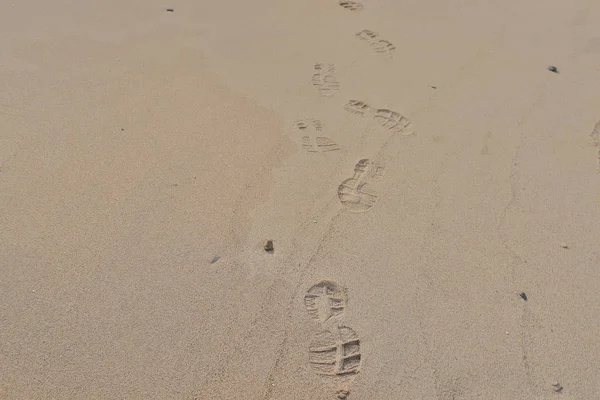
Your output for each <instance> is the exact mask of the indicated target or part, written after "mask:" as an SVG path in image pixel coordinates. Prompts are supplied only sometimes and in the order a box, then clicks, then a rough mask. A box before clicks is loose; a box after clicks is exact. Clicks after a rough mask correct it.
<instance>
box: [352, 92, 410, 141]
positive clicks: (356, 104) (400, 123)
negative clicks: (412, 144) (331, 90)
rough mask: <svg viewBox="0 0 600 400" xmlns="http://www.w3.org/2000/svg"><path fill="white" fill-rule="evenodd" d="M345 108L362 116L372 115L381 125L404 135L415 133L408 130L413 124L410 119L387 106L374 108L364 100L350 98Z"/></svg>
mask: <svg viewBox="0 0 600 400" xmlns="http://www.w3.org/2000/svg"><path fill="white" fill-rule="evenodd" d="M344 110H346V111H348V112H349V113H351V114H355V115H359V116H361V117H371V118H373V119H374V120H375V121H376V122H377V123H378V124H379V125H380V126H381V127H383V128H385V129H387V130H389V131H391V132H393V133H399V134H401V135H403V136H409V135H412V134H413V132H410V131H408V129H409V128H410V125H411V122H410V120H409V119H408V118H406V117H404V116H403V115H402V114H400V113H398V112H396V111H392V110H388V109H386V108H373V107H371V106H370V105H368V104H367V103H365V102H364V101H359V100H350V101H349V102H348V103H346V105H344Z"/></svg>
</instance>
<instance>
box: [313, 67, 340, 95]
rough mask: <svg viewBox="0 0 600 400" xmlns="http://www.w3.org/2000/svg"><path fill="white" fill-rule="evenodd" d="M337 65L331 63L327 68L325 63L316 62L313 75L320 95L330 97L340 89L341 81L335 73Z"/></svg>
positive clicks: (314, 84)
mask: <svg viewBox="0 0 600 400" xmlns="http://www.w3.org/2000/svg"><path fill="white" fill-rule="evenodd" d="M334 73H335V65H334V64H329V65H328V66H327V69H326V70H325V65H323V64H321V63H317V64H315V72H314V74H313V76H312V80H311V82H312V85H313V86H314V87H315V88H316V89H317V91H318V92H319V95H321V96H324V97H330V96H333V95H335V94H336V93H337V92H339V90H340V82H339V81H338V79H337V78H336V76H335V75H334Z"/></svg>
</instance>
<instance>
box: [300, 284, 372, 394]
mask: <svg viewBox="0 0 600 400" xmlns="http://www.w3.org/2000/svg"><path fill="white" fill-rule="evenodd" d="M346 303H347V294H346V289H345V288H343V287H341V286H340V285H338V284H337V283H335V282H331V281H322V282H320V283H317V284H316V285H314V286H312V287H311V288H310V289H308V291H307V293H306V295H305V296H304V305H305V306H306V310H307V311H308V314H309V315H310V316H311V317H312V318H313V319H314V320H316V321H317V322H318V323H319V329H318V330H317V331H315V332H314V334H313V336H312V339H311V342H310V346H309V364H310V366H311V367H312V368H313V369H314V370H315V372H316V373H317V374H319V375H322V376H324V377H326V378H327V379H328V380H333V381H334V382H335V385H336V386H337V388H338V391H337V393H336V394H337V398H338V399H346V398H348V395H349V393H350V391H349V386H350V384H351V383H352V381H353V379H354V376H355V375H356V374H357V373H358V372H359V371H360V360H361V354H360V339H359V338H358V335H357V334H356V332H354V331H353V330H352V329H350V328H348V327H347V326H343V325H342V321H341V319H342V317H343V313H344V310H345V308H346Z"/></svg>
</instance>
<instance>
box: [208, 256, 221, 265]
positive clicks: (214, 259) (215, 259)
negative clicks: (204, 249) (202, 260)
mask: <svg viewBox="0 0 600 400" xmlns="http://www.w3.org/2000/svg"><path fill="white" fill-rule="evenodd" d="M220 259H221V257H219V256H215V258H213V259H212V261H211V262H210V263H211V264H214V263H216V262H217V261H219V260H220Z"/></svg>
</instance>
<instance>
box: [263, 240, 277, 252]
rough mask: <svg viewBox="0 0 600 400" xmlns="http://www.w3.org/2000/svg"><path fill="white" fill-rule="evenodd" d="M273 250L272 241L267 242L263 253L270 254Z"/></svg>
mask: <svg viewBox="0 0 600 400" xmlns="http://www.w3.org/2000/svg"><path fill="white" fill-rule="evenodd" d="M274 250H275V248H274V247H273V241H272V240H267V241H266V243H265V251H266V252H267V253H272V252H273V251H274Z"/></svg>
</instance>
